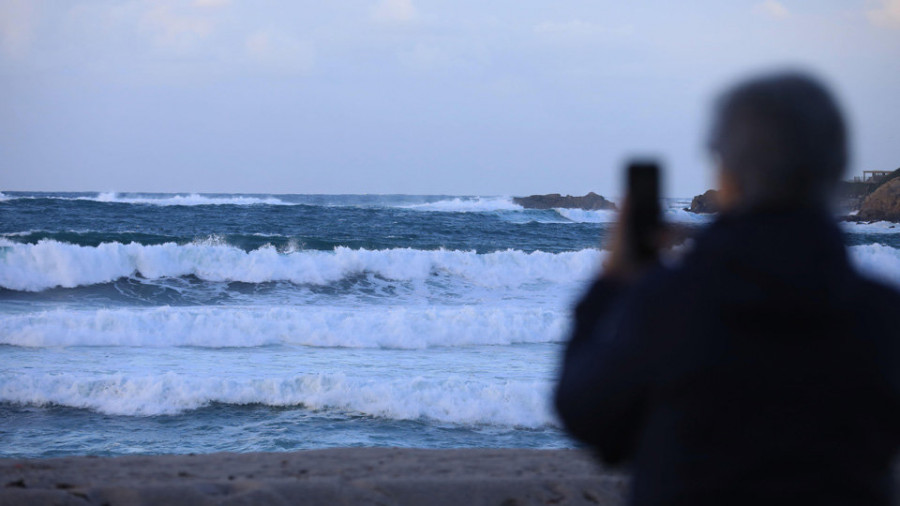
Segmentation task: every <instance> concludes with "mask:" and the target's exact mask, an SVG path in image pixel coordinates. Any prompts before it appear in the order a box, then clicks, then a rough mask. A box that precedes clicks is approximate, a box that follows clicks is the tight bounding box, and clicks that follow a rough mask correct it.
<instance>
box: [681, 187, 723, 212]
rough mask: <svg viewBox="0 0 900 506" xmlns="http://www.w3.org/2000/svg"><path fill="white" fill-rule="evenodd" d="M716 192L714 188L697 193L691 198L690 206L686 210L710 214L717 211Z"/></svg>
mask: <svg viewBox="0 0 900 506" xmlns="http://www.w3.org/2000/svg"><path fill="white" fill-rule="evenodd" d="M717 198H718V192H717V191H716V190H706V193H704V194H703V195H697V196H696V197H694V199H693V200H691V207H689V208H687V209H686V211H689V212H692V213H697V214H710V213H716V212H719V203H718V201H717Z"/></svg>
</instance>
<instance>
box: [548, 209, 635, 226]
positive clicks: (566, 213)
mask: <svg viewBox="0 0 900 506" xmlns="http://www.w3.org/2000/svg"><path fill="white" fill-rule="evenodd" d="M553 210H554V211H556V213H557V214H559V215H560V216H562V217H563V218H565V219H567V220H569V221H571V222H575V223H615V222H616V220H618V219H619V212H618V211H607V210H600V211H588V210H585V209H565V208H561V207H559V208H555V209H553Z"/></svg>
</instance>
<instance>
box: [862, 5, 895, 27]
mask: <svg viewBox="0 0 900 506" xmlns="http://www.w3.org/2000/svg"><path fill="white" fill-rule="evenodd" d="M878 3H879V4H880V5H879V7H878V8H876V9H869V10H868V11H866V17H867V18H869V22H870V23H872V24H873V25H875V26H880V27H883V28H900V0H880V1H879V2H878Z"/></svg>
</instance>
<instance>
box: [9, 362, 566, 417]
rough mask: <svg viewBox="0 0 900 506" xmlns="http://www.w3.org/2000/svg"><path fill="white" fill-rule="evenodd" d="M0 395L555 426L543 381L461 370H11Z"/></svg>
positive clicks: (101, 406)
mask: <svg viewBox="0 0 900 506" xmlns="http://www.w3.org/2000/svg"><path fill="white" fill-rule="evenodd" d="M2 379H3V381H2V382H0V400H2V401H5V402H14V403H18V404H26V405H37V406H42V405H60V406H69V407H75V408H83V409H90V410H92V411H98V412H100V413H105V414H111V415H129V416H153V415H173V414H178V413H182V412H184V411H188V410H192V409H197V408H202V407H205V406H208V405H210V404H212V403H224V404H237V405H241V404H264V405H269V406H298V407H305V408H307V409H312V410H336V411H343V412H346V413H350V414H356V415H367V416H375V417H379V418H387V419H394V420H417V419H427V420H433V421H438V422H443V423H452V424H460V425H482V424H486V425H498V426H506V427H529V428H536V427H542V426H549V425H554V424H555V422H554V418H553V415H552V412H551V409H550V406H549V399H550V397H551V395H550V394H551V383H550V382H549V381H504V382H487V381H484V380H469V379H465V378H460V377H445V378H424V377H412V378H410V377H399V378H392V379H371V378H370V379H362V378H351V377H347V376H346V375H344V374H340V373H336V374H303V375H297V376H293V377H282V378H259V379H253V378H233V379H229V378H222V377H198V376H191V375H185V374H176V373H172V372H168V373H163V374H157V375H127V374H109V375H87V376H86V375H80V374H52V375H50V374H47V375H39V376H35V375H16V376H7V377H4V378H2Z"/></svg>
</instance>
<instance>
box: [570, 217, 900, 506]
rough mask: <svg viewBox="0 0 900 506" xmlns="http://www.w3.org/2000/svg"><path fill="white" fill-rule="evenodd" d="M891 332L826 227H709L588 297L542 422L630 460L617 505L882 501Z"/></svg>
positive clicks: (888, 442) (896, 343)
mask: <svg viewBox="0 0 900 506" xmlns="http://www.w3.org/2000/svg"><path fill="white" fill-rule="evenodd" d="M898 317H900V294H898V293H897V292H896V291H894V290H892V289H890V288H887V287H885V286H883V285H881V284H879V283H876V282H873V281H870V280H868V279H865V278H863V277H861V276H860V275H859V274H857V273H856V272H855V270H854V269H853V268H852V267H851V266H850V264H849V263H848V259H847V254H846V250H845V248H844V245H843V238H842V235H841V233H840V231H839V229H838V228H837V226H836V225H835V224H834V223H833V221H832V220H831V219H830V217H829V216H827V215H826V214H824V213H815V212H811V211H793V212H771V213H757V214H753V215H744V216H725V217H721V218H720V219H719V220H718V221H716V222H715V223H714V224H712V225H710V226H709V227H708V228H707V229H706V230H705V231H704V232H703V233H702V234H701V236H699V237H698V238H697V240H696V243H695V247H694V248H693V250H692V252H691V253H689V254H687V255H686V256H685V258H684V259H683V261H682V262H681V263H680V264H679V265H678V266H677V267H672V268H657V269H655V270H653V271H652V272H651V273H649V274H647V275H646V276H644V277H643V278H642V279H641V281H639V282H638V283H637V284H636V285H634V286H631V287H627V288H626V287H623V286H620V285H619V284H617V283H616V282H614V281H612V280H609V279H601V280H599V281H598V282H596V283H595V284H594V285H593V287H592V288H591V289H590V290H589V292H588V293H587V294H586V295H585V296H584V298H583V299H582V300H581V302H580V303H579V304H578V306H577V308H576V311H575V324H574V330H573V335H572V338H571V341H570V343H569V345H568V348H567V349H566V354H565V363H564V365H563V371H562V373H561V378H560V381H559V385H558V389H557V393H556V406H557V410H558V411H559V414H560V416H561V418H562V420H563V422H564V424H565V426H566V428H567V429H568V430H569V431H570V432H571V434H573V435H574V436H575V437H576V438H578V439H580V440H581V441H583V442H585V443H587V444H588V445H590V446H591V447H593V448H595V449H596V450H598V451H599V453H600V455H601V456H602V458H603V459H604V460H605V461H607V462H608V463H612V464H616V463H622V462H630V463H631V465H632V471H633V474H634V481H633V484H632V496H631V503H632V504H636V505H645V504H684V505H692V506H697V505H707V504H709V505H726V504H727V505H737V504H759V505H773V504H790V505H799V504H815V505H817V506H822V505H829V504H853V505H876V504H877V505H882V504H889V502H890V499H889V496H890V488H891V476H890V463H891V458H892V456H893V455H894V453H895V450H896V449H897V446H898V443H900V325H898V323H900V322H898Z"/></svg>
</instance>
